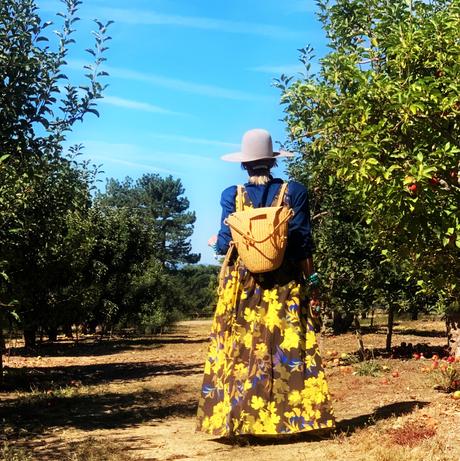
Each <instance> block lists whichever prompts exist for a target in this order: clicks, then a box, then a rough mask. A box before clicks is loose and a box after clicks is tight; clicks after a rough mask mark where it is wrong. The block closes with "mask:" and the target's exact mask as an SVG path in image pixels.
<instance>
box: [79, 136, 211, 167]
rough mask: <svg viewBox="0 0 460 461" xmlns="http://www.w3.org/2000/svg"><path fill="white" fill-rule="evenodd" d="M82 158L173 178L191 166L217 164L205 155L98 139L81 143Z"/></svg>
mask: <svg viewBox="0 0 460 461" xmlns="http://www.w3.org/2000/svg"><path fill="white" fill-rule="evenodd" d="M83 145H84V146H85V149H84V151H83V153H84V155H85V156H86V157H87V158H89V159H91V161H93V162H95V163H97V162H101V163H102V164H103V165H105V164H114V163H115V164H120V165H125V166H127V167H130V168H132V169H141V170H145V171H154V172H157V173H162V174H172V175H174V176H181V175H183V173H184V171H186V170H187V169H190V167H191V166H195V165H197V164H200V165H201V166H202V167H205V166H206V165H208V166H209V165H210V164H211V163H212V162H213V161H219V157H218V156H216V157H215V158H214V157H212V156H205V155H200V154H194V153H187V152H174V151H164V150H156V149H154V148H152V149H150V148H145V147H143V146H141V145H138V144H131V143H117V142H107V141H100V140H86V141H83Z"/></svg>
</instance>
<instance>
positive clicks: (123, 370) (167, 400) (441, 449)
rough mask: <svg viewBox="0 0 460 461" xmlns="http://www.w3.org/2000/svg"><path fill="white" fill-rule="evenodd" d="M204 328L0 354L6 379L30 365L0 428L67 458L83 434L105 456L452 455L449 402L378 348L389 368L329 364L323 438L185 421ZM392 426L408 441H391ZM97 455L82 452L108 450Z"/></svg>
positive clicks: (412, 460)
mask: <svg viewBox="0 0 460 461" xmlns="http://www.w3.org/2000/svg"><path fill="white" fill-rule="evenodd" d="M412 327H413V325H412V326H411V328H412ZM209 328H210V321H191V322H182V323H180V324H178V325H177V327H176V328H175V330H174V331H173V332H172V333H171V334H167V335H163V336H159V337H155V338H144V339H131V340H129V339H126V340H118V341H111V342H109V343H102V344H100V345H98V344H91V345H85V344H82V345H80V346H78V347H75V346H74V345H73V344H70V343H64V342H63V343H62V344H59V345H57V346H54V347H50V348H44V349H43V350H42V351H41V354H42V355H41V358H37V357H22V356H14V357H10V358H8V359H6V361H7V363H6V364H7V366H8V367H10V373H13V372H14V373H16V375H17V378H18V379H17V381H16V383H17V384H19V385H20V383H21V379H25V376H26V372H27V376H33V391H32V392H30V390H27V391H25V390H24V391H22V392H17V391H16V392H14V393H12V392H9V393H3V394H0V398H1V404H0V420H3V431H4V437H7V438H8V439H9V440H10V441H11V442H12V443H15V444H16V445H17V446H22V447H25V448H26V449H27V450H29V451H32V452H33V459H34V460H35V459H37V460H60V461H66V460H67V459H69V460H71V459H72V460H73V459H77V458H71V456H70V455H69V452H71V451H72V450H75V449H76V448H75V447H82V446H91V445H92V444H93V445H97V444H99V445H100V446H102V447H104V446H105V447H110V446H113V447H117V450H118V451H117V450H115V455H114V457H113V458H110V459H111V460H112V459H113V460H116V459H120V460H121V459H136V460H141V459H147V460H151V461H153V460H165V461H166V460H179V459H181V460H182V459H183V460H239V459H241V460H243V459H244V460H291V459H296V460H307V459H308V460H316V459H337V460H341V459H347V461H349V460H366V461H368V460H376V461H385V460H388V461H389V460H390V459H391V460H392V461H398V460H401V461H403V460H404V461H405V460H407V461H419V460H420V461H421V460H423V459H429V457H426V458H425V457H420V458H418V457H417V456H418V454H417V453H418V451H420V456H422V454H423V453H424V454H425V455H427V453H428V454H429V453H430V452H431V451H432V454H431V455H430V456H431V458H432V459H433V460H435V461H437V460H440V461H441V460H444V459H446V460H447V459H450V460H453V459H460V451H459V450H460V448H459V447H460V444H459V442H460V436H459V435H458V431H457V430H456V428H458V427H460V404H459V403H458V401H453V400H452V399H451V398H450V397H449V396H447V395H444V394H440V393H438V392H436V391H434V390H433V382H432V380H431V377H430V376H429V374H427V373H425V372H423V371H422V368H425V367H424V366H422V365H424V364H423V363H422V362H421V361H416V360H395V359H393V360H390V359H386V360H385V359H379V363H380V364H381V365H382V366H388V367H389V368H390V370H389V371H387V372H384V373H383V374H382V373H381V374H380V376H378V377H371V376H358V375H353V374H351V373H346V372H344V370H343V369H342V368H341V367H337V366H328V367H327V369H326V371H327V375H328V380H329V384H330V388H331V391H332V394H333V399H334V408H335V412H336V416H337V419H338V424H339V430H338V431H337V433H336V434H334V435H332V436H330V437H328V438H326V439H324V440H315V439H312V438H311V437H309V436H303V437H298V438H294V439H287V440H286V439H285V440H276V441H275V440H268V441H253V440H252V441H249V442H240V445H232V444H229V443H228V442H225V441H222V440H220V439H215V438H212V437H210V436H207V435H205V434H201V433H196V432H195V428H194V425H195V421H194V415H195V412H196V401H197V395H198V393H199V388H200V385H201V373H202V365H203V362H204V358H205V355H206V349H207V336H208V333H209ZM412 330H414V331H411V330H407V331H404V330H402V329H400V330H399V333H398V332H397V336H396V338H395V343H399V342H400V341H402V340H404V341H412V342H414V343H416V342H426V343H428V342H429V343H430V344H431V345H442V344H444V338H442V325H441V324H432V323H430V324H423V323H419V324H417V325H416V328H415V329H414V328H412ZM439 331H440V332H441V333H439ZM384 339H385V338H384V335H382V334H372V335H366V336H365V341H366V345H367V346H368V347H370V346H372V347H382V346H383V344H384ZM321 348H322V350H323V353H324V355H325V356H328V355H329V352H331V351H332V353H335V351H339V352H352V351H354V350H355V349H356V344H355V340H354V338H353V336H352V335H343V336H340V337H335V338H326V339H325V340H324V341H322V342H321ZM329 365H332V361H331V363H330V364H329ZM396 370H397V371H398V376H395V377H393V376H392V375H391V371H396ZM345 371H346V370H345ZM407 428H409V429H410V430H412V432H413V434H412V433H407V430H409V429H407ZM395 431H396V432H395ZM398 431H399V432H401V434H403V435H404V437H406V438H407V437H409V439H411V437H412V438H413V439H414V440H415V442H416V443H415V444H412V443H411V444H409V445H407V444H405V443H403V442H401V441H398V440H399V439H398V438H397V434H398ZM404 431H405V432H404ZM409 432H410V431H409ZM394 434H396V436H395V435H394ZM408 434H409V435H408ZM411 434H412V435H411ZM414 434H415V435H414ZM417 434H418V435H417ZM420 434H421V436H420V437H419V435H420ZM395 437H396V438H395ZM395 440H396V442H395ZM75 442H77V444H75ZM117 453H118V454H117ZM389 454H391V455H392V456H393V458H386V457H385V456H388V455H389ZM400 455H401V456H400ZM403 455H404V456H406V457H403ZM100 456H101V458H97V457H96V458H93V459H94V460H98V459H109V458H103V457H102V455H100ZM124 456H126V458H125V457H124ZM395 456H396V457H395ZM409 456H410V457H409ZM436 456H438V458H436ZM443 456H445V458H444V457H443ZM78 459H80V458H78ZM81 459H84V457H82V458H81ZM86 459H88V457H86Z"/></svg>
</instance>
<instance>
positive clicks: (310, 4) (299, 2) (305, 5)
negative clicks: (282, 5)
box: [286, 0, 318, 13]
mask: <svg viewBox="0 0 460 461" xmlns="http://www.w3.org/2000/svg"><path fill="white" fill-rule="evenodd" d="M286 6H287V8H288V9H289V10H290V12H291V13H299V12H303V13H315V12H316V11H318V8H317V6H316V2H314V1H312V0H288V1H287V3H286Z"/></svg>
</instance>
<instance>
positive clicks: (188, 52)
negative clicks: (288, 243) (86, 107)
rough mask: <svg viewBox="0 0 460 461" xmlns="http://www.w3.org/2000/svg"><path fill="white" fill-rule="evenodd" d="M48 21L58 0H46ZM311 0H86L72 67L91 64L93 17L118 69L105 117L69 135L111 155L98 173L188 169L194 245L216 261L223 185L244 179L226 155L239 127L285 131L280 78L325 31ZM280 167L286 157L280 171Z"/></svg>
mask: <svg viewBox="0 0 460 461" xmlns="http://www.w3.org/2000/svg"><path fill="white" fill-rule="evenodd" d="M37 3H38V5H39V7H40V14H41V16H42V18H43V19H53V18H54V14H55V13H56V12H57V11H62V9H63V8H62V4H61V3H60V2H58V1H54V0H38V2H37ZM314 11H315V6H314V2H313V0H302V1H301V0H284V1H282V2H281V1H279V0H263V1H262V0H245V1H243V0H232V1H226V2H223V1H222V2H216V1H211V0H196V1H190V0H188V1H187V0H131V1H129V2H127V1H126V0H84V1H83V5H82V6H81V7H80V10H79V14H78V16H79V17H81V19H82V20H81V21H80V22H79V23H78V26H77V28H78V33H77V35H76V41H77V43H76V44H75V45H73V46H72V48H71V51H70V54H69V59H68V61H69V68H68V75H69V77H70V79H71V80H72V81H76V82H77V83H78V82H79V79H80V78H81V77H80V76H81V75H82V72H81V68H82V65H84V64H85V62H88V56H89V55H88V54H87V53H85V52H84V49H85V48H87V47H88V46H89V45H90V32H91V30H92V29H93V28H94V27H93V23H92V21H91V20H92V19H94V18H98V19H100V20H101V21H107V20H109V19H111V20H114V21H115V23H114V24H113V25H112V26H111V27H110V31H109V32H110V35H111V36H112V40H111V41H110V42H109V46H110V49H109V51H108V52H107V55H106V57H107V63H106V65H105V66H104V70H106V71H108V72H109V74H110V76H109V77H108V78H106V80H105V81H106V83H108V84H109V86H108V88H107V90H106V92H105V98H104V99H103V100H101V101H100V103H99V107H98V109H99V111H100V114H101V116H100V118H96V117H94V116H92V115H90V116H88V117H87V118H86V119H85V121H84V123H83V124H82V125H78V126H75V129H74V131H73V132H72V133H71V135H70V136H69V142H70V143H82V144H84V146H85V154H84V155H85V157H86V158H90V159H91V160H92V161H94V163H96V164H103V170H104V173H103V174H102V175H101V179H102V180H104V182H105V178H106V177H114V178H118V179H122V178H124V177H125V176H130V177H132V178H138V177H139V176H141V175H142V174H144V173H158V174H160V175H169V174H171V175H172V176H174V177H176V178H180V179H181V181H182V183H183V185H184V187H185V195H186V196H187V197H188V199H189V200H190V209H191V210H194V211H195V212H196V215H197V221H196V223H195V232H194V235H193V237H192V245H193V250H194V251H195V252H199V253H201V255H202V259H201V262H203V263H213V262H215V260H214V259H213V254H212V252H211V250H210V249H209V248H208V247H207V245H206V242H207V240H208V238H209V237H210V236H211V235H212V234H214V233H216V231H217V229H218V227H219V220H220V212H221V211H220V206H219V199H220V193H221V191H222V190H223V189H224V188H225V187H227V186H229V185H231V184H236V183H242V182H244V181H245V175H244V174H243V172H242V171H241V169H240V166H239V164H235V163H227V162H223V161H222V160H220V156H221V155H223V154H226V153H229V152H234V151H237V150H238V149H239V143H240V140H241V136H242V134H243V133H244V132H245V131H246V130H248V129H251V128H265V129H268V130H269V131H270V132H271V133H272V136H273V139H274V141H275V142H276V141H281V142H283V141H284V140H285V127H284V126H283V123H282V122H281V121H280V120H281V118H282V116H283V113H282V107H281V106H280V104H279V96H280V95H279V92H278V90H277V89H275V88H273V86H272V82H273V79H274V78H277V77H279V76H280V74H281V73H286V74H288V75H293V74H296V73H297V72H300V71H301V70H302V66H301V64H300V63H299V61H298V49H299V48H303V47H304V46H306V45H307V44H311V45H312V46H313V47H314V48H315V50H316V54H317V56H321V55H322V54H324V52H325V43H326V39H325V36H324V32H323V31H322V29H321V27H320V24H319V21H318V20H317V18H316V16H315V15H314ZM276 173H277V175H278V176H283V165H282V164H281V166H280V167H279V168H278V171H277V172H276Z"/></svg>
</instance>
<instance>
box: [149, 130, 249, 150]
mask: <svg viewBox="0 0 460 461" xmlns="http://www.w3.org/2000/svg"><path fill="white" fill-rule="evenodd" d="M150 136H151V137H153V138H155V139H164V140H166V141H173V142H183V143H187V144H199V145H205V146H216V147H228V148H233V149H237V148H239V147H240V145H239V144H236V143H232V142H226V141H216V140H214V139H204V138H193V137H189V136H181V135H168V134H160V133H152V134H150Z"/></svg>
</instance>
